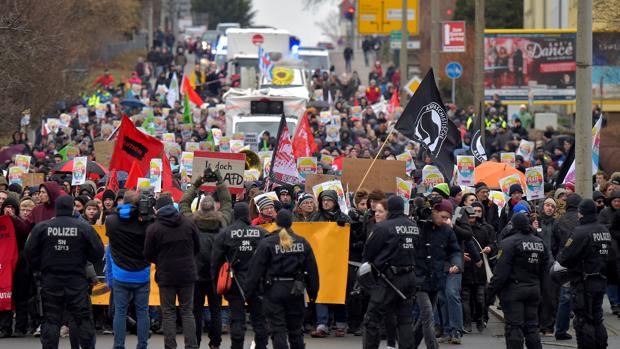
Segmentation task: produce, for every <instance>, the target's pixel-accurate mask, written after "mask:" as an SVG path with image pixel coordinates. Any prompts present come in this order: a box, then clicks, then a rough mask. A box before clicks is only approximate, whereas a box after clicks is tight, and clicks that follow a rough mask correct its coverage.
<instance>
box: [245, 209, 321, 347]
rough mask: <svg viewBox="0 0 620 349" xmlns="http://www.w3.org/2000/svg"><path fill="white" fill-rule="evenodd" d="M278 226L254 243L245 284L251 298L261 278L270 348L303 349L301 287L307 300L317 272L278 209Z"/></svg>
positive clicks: (316, 282)
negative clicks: (270, 338) (269, 331)
mask: <svg viewBox="0 0 620 349" xmlns="http://www.w3.org/2000/svg"><path fill="white" fill-rule="evenodd" d="M276 224H277V225H278V229H277V231H276V232H273V233H272V234H269V235H267V236H266V237H265V238H264V239H262V240H261V242H260V243H259V244H258V248H257V250H256V254H255V255H254V256H253V257H252V259H251V261H250V270H249V273H248V280H247V283H246V285H245V290H246V292H247V296H248V298H250V299H251V298H252V297H253V296H254V294H255V293H256V292H257V290H258V288H259V282H260V281H261V279H262V280H263V286H264V289H265V294H264V297H263V302H264V306H263V310H264V311H265V316H266V318H267V323H268V324H269V328H270V330H271V336H272V341H273V347H274V349H281V348H288V347H289V346H288V344H287V342H286V336H287V334H288V342H289V344H290V347H291V349H303V348H304V340H303V332H302V325H303V319H304V300H305V299H304V288H305V290H306V292H307V293H308V298H309V299H310V301H314V300H315V299H316V296H317V294H318V292H319V271H318V267H317V265H316V260H315V258H314V253H313V252H312V247H311V246H310V244H309V243H308V242H307V241H306V239H304V238H303V237H301V236H299V235H296V234H295V233H294V232H293V231H292V230H291V225H292V224H293V216H292V214H291V212H290V211H288V210H281V211H280V212H278V215H277V216H276Z"/></svg>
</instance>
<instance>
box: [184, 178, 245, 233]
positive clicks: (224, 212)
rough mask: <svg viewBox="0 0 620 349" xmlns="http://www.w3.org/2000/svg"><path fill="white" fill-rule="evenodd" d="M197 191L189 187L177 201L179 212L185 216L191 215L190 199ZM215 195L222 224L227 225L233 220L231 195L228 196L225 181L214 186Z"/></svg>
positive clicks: (192, 198) (196, 194)
mask: <svg viewBox="0 0 620 349" xmlns="http://www.w3.org/2000/svg"><path fill="white" fill-rule="evenodd" d="M198 194H199V193H198V191H197V190H196V188H194V187H193V186H192V187H191V188H189V189H188V190H187V191H186V192H185V194H183V197H181V201H179V212H181V214H182V215H183V216H185V217H187V218H191V217H192V215H193V214H192V201H193V200H194V198H195V197H196V196H198ZM216 195H217V197H218V199H219V201H220V209H219V210H218V212H219V214H220V215H221V217H222V219H223V223H224V226H227V225H229V224H230V223H232V221H233V214H232V196H230V192H229V191H228V187H227V186H226V183H218V184H217V186H216Z"/></svg>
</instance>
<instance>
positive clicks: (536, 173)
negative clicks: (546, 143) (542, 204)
mask: <svg viewBox="0 0 620 349" xmlns="http://www.w3.org/2000/svg"><path fill="white" fill-rule="evenodd" d="M543 178H544V175H543V168H542V166H534V167H530V168H527V169H526V170H525V195H526V197H527V199H528V200H538V199H544V198H545V187H544V180H543Z"/></svg>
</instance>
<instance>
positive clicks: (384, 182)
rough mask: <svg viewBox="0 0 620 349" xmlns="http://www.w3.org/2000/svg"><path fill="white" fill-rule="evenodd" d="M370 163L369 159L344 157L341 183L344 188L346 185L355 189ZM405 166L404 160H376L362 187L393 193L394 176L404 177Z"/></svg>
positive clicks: (368, 189) (352, 189)
mask: <svg viewBox="0 0 620 349" xmlns="http://www.w3.org/2000/svg"><path fill="white" fill-rule="evenodd" d="M371 163H372V160H370V159H351V158H345V159H344V161H343V165H342V185H343V186H344V187H345V188H346V187H347V186H348V187H349V189H350V190H351V191H354V190H357V187H358V186H359V185H360V183H361V182H362V179H363V178H364V174H365V173H366V171H367V169H368V168H369V167H370V164H371ZM406 166H407V164H406V163H405V162H404V161H394V160H377V161H375V164H374V165H373V167H372V169H371V170H370V173H368V176H367V177H366V180H365V181H364V183H363V185H362V188H364V189H366V190H367V191H371V190H375V189H379V190H382V191H383V192H384V193H393V192H394V183H396V177H401V178H405V176H406V173H405V168H406Z"/></svg>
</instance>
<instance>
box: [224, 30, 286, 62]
mask: <svg viewBox="0 0 620 349" xmlns="http://www.w3.org/2000/svg"><path fill="white" fill-rule="evenodd" d="M255 35H260V36H262V41H263V42H262V44H261V46H262V47H263V49H264V50H265V51H266V52H280V53H281V54H282V55H283V56H286V55H287V53H288V50H289V40H290V36H291V34H290V33H289V32H288V31H287V30H282V29H269V28H247V29H239V28H231V29H228V30H226V36H227V40H228V42H227V45H226V46H227V57H228V59H233V58H235V57H236V56H238V55H252V56H255V57H258V45H255V44H254V43H253V42H252V38H253V37H254V36H255Z"/></svg>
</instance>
